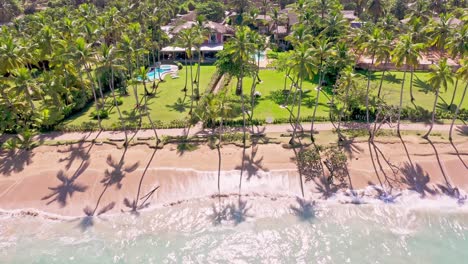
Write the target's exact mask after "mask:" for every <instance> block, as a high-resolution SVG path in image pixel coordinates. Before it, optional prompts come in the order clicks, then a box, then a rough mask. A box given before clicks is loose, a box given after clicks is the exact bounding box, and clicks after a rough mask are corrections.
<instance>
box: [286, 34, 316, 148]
mask: <svg viewBox="0 0 468 264" xmlns="http://www.w3.org/2000/svg"><path fill="white" fill-rule="evenodd" d="M291 60H292V63H293V64H292V67H291V69H292V71H293V72H294V73H295V74H296V75H297V78H298V80H299V81H298V87H297V91H298V94H299V98H298V106H297V115H296V120H295V124H294V127H293V133H292V136H291V140H290V141H289V144H294V143H295V138H296V132H297V128H298V127H299V122H300V118H301V105H302V85H303V82H304V80H305V79H307V78H311V77H312V76H313V75H314V72H315V68H316V67H317V66H316V65H315V64H314V62H315V58H314V51H313V50H312V49H311V48H310V47H309V44H308V43H299V45H297V46H296V47H295V48H294V52H293V53H292V58H291ZM311 133H313V131H311Z"/></svg>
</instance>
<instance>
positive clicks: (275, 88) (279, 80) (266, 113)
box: [230, 70, 468, 120]
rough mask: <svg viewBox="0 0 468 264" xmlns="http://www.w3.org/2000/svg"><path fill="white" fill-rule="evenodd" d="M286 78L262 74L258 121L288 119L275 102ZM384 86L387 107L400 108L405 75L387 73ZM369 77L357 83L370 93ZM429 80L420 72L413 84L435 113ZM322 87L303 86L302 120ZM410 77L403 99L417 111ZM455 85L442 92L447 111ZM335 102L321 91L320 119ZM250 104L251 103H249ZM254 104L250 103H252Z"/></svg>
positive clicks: (420, 102) (375, 80)
mask: <svg viewBox="0 0 468 264" xmlns="http://www.w3.org/2000/svg"><path fill="white" fill-rule="evenodd" d="M284 76H285V73H282V72H277V71H274V70H261V71H260V79H261V80H262V81H263V82H262V83H260V84H257V86H256V90H257V91H259V92H260V93H261V97H260V99H259V100H258V104H257V105H256V108H255V113H254V115H255V116H254V118H256V119H259V120H265V119H266V118H269V117H271V118H274V119H280V118H288V117H289V112H288V111H287V110H286V109H284V108H281V107H280V105H281V102H280V101H278V100H275V98H277V97H276V96H274V95H275V94H276V93H278V92H279V91H281V90H282V89H283V87H284ZM381 76H382V72H376V73H373V74H372V77H371V79H372V81H371V94H373V95H377V91H378V86H379V84H380V78H381ZM385 76H386V77H385V78H384V82H383V85H382V93H381V94H382V96H384V99H385V100H386V102H387V103H389V104H392V105H396V106H397V105H398V104H399V100H400V88H401V82H402V79H403V72H387V73H386V74H385ZM366 78H367V77H366V75H365V73H362V74H358V76H357V81H358V84H359V87H361V89H366V85H367V79H366ZM428 79H429V73H427V72H416V73H415V74H414V80H413V94H414V97H415V98H416V100H415V101H414V104H415V105H416V106H418V107H422V108H424V109H427V110H429V111H432V105H433V103H434V93H433V92H432V91H431V90H430V86H429V85H428V84H427V80H428ZM290 83H291V82H290V81H289V80H288V81H287V86H286V87H287V89H289V85H290ZM317 84H318V80H317V78H315V80H313V81H304V84H303V90H304V93H303V100H302V105H301V116H302V117H307V116H312V114H313V108H314V104H315V98H316V94H317V92H316V90H315V88H316V86H317ZM251 85H252V78H245V79H244V89H245V93H246V94H250V89H251ZM235 87H236V81H235V80H234V79H233V81H231V83H230V89H231V92H232V93H234V92H235ZM409 87H410V74H409V73H407V74H406V81H405V88H404V95H403V106H408V107H414V105H413V104H412V103H411V100H410V98H411V97H410V91H409ZM464 87H465V83H462V82H459V84H458V89H457V93H456V96H455V100H454V104H458V103H459V102H460V99H461V96H462V93H463V89H464ZM453 89H454V85H450V86H449V87H448V89H447V91H445V90H443V89H442V90H441V92H440V97H441V98H442V99H440V100H439V107H445V108H446V107H447V104H449V103H450V100H451V99H452V94H453ZM330 100H331V94H329V93H326V92H325V89H324V90H323V91H321V93H320V97H319V107H318V109H317V117H328V102H329V101H330ZM246 103H247V102H246ZM248 103H250V102H248ZM462 108H465V109H466V108H468V99H467V100H465V102H464V103H463V106H462Z"/></svg>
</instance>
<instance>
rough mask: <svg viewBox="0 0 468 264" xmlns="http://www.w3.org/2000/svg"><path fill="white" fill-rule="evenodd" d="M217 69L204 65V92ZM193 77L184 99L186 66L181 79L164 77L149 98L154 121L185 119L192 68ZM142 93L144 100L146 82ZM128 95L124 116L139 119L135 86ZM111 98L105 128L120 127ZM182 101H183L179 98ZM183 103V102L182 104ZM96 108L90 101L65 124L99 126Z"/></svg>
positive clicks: (123, 109)
mask: <svg viewBox="0 0 468 264" xmlns="http://www.w3.org/2000/svg"><path fill="white" fill-rule="evenodd" d="M215 71H216V68H215V66H202V67H201V78H200V92H201V94H203V92H204V91H205V90H206V88H207V86H208V84H209V82H210V81H211V77H212V75H213V73H214V72H215ZM195 73H196V67H194V68H193V76H194V77H195ZM188 74H189V80H188V85H187V89H188V91H187V97H186V98H185V100H184V92H183V91H182V89H183V88H184V85H185V68H184V69H182V70H180V71H179V72H178V75H179V76H180V78H178V79H172V78H171V76H170V75H166V76H165V78H164V80H165V82H162V83H160V84H159V87H158V89H157V93H156V94H155V95H154V97H152V98H149V101H148V108H149V109H150V113H151V117H152V119H153V121H161V122H163V123H165V124H169V123H170V122H171V121H173V120H184V119H185V118H186V116H187V114H188V112H189V111H190V94H191V86H190V70H189V72H188ZM147 89H148V90H150V91H151V89H152V82H151V83H148V84H147ZM137 91H138V96H139V99H140V100H141V99H142V98H143V95H144V87H143V84H139V85H138V86H137ZM128 93H129V95H128V96H125V97H122V99H123V104H122V105H121V106H119V107H120V110H121V111H122V113H123V115H124V117H126V118H129V119H130V120H132V121H133V122H135V121H136V120H138V118H135V117H132V116H131V115H132V113H133V114H136V115H138V113H135V111H134V109H135V106H136V99H135V96H134V93H133V88H132V86H129V87H128ZM108 96H109V97H107V102H108V105H109V107H110V109H111V112H110V115H109V117H108V118H106V119H103V120H102V125H103V126H104V128H112V127H113V126H117V127H120V122H119V119H118V113H117V110H116V109H115V107H111V104H113V100H112V97H111V96H110V94H108ZM178 100H180V101H178ZM182 102H183V103H182ZM93 111H95V108H94V103H91V104H89V105H88V106H87V107H86V108H85V109H84V111H83V112H81V113H79V114H77V115H74V116H72V117H70V118H68V119H67V120H66V121H64V125H65V126H66V127H67V126H68V127H71V126H80V125H82V124H85V123H90V122H91V124H96V127H97V120H94V119H92V117H91V116H90V115H91V113H92V112H93ZM143 123H146V124H148V123H149V121H148V120H147V119H146V118H144V119H143Z"/></svg>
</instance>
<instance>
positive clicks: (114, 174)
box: [79, 147, 139, 231]
mask: <svg viewBox="0 0 468 264" xmlns="http://www.w3.org/2000/svg"><path fill="white" fill-rule="evenodd" d="M127 149H128V148H127V147H125V149H124V152H123V153H122V156H121V158H120V160H119V161H118V162H116V161H115V160H114V159H113V158H112V156H111V155H109V156H108V157H107V164H108V165H109V166H110V167H112V170H109V169H106V171H105V173H104V179H102V180H101V183H102V184H103V186H104V188H103V189H102V192H101V194H100V195H99V198H98V200H97V202H96V205H95V206H94V209H93V208H92V207H90V206H86V207H85V208H84V209H83V212H84V213H85V217H83V218H82V220H81V222H80V224H79V227H80V228H81V229H82V230H83V231H85V230H86V229H87V228H88V227H91V226H93V223H94V222H93V221H94V220H93V217H94V216H99V215H101V214H104V213H106V212H108V211H110V210H112V209H113V208H114V207H115V202H114V201H112V202H110V203H109V204H107V205H105V206H103V207H101V209H100V210H98V209H99V205H100V204H101V200H102V197H104V194H105V193H106V192H107V190H108V188H109V187H111V186H113V185H116V186H117V189H121V188H122V183H121V181H122V180H123V178H124V177H125V175H126V174H127V173H129V172H133V171H135V170H136V169H137V168H138V164H139V162H137V163H135V164H133V165H131V166H125V161H124V159H125V154H126V153H127Z"/></svg>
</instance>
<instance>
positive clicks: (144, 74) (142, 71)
mask: <svg viewBox="0 0 468 264" xmlns="http://www.w3.org/2000/svg"><path fill="white" fill-rule="evenodd" d="M149 72H150V71H149V69H148V68H145V67H144V66H141V67H140V68H138V69H136V76H137V78H138V79H139V81H141V82H142V83H143V88H144V89H145V91H148V89H147V87H146V84H147V82H148V81H149V77H148V74H149ZM148 96H149V93H147V92H145V94H144V96H143V100H144V104H143V106H142V110H143V111H144V114H145V115H146V117H148V120H149V122H150V125H151V128H152V129H153V132H154V136H155V138H156V144H157V143H158V142H159V141H160V140H159V137H158V132H157V131H156V126H155V125H154V122H153V119H152V118H151V114H150V112H149V111H148ZM140 121H141V120H140Z"/></svg>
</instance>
